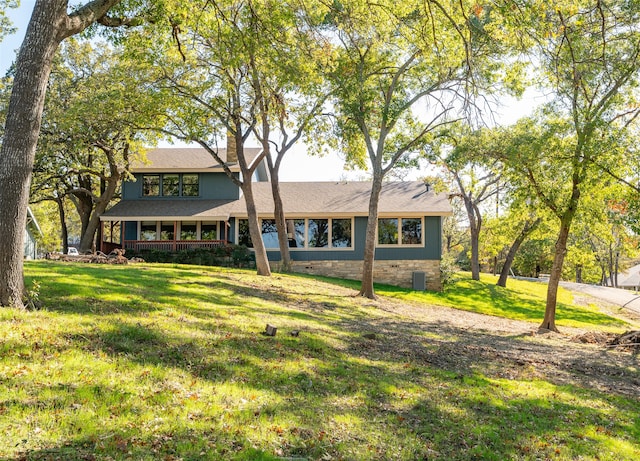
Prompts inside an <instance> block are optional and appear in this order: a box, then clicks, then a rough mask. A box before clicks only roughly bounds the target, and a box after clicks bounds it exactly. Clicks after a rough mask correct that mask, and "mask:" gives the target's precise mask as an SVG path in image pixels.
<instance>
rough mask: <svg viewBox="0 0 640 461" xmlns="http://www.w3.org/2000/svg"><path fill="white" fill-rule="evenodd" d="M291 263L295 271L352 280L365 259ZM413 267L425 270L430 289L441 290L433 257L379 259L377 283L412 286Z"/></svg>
mask: <svg viewBox="0 0 640 461" xmlns="http://www.w3.org/2000/svg"><path fill="white" fill-rule="evenodd" d="M291 263H292V271H293V272H300V273H303V274H314V275H324V276H328V277H338V278H343V279H352V280H360V279H361V278H362V261H337V260H333V261H291ZM414 271H422V272H424V273H425V276H426V287H427V290H433V291H442V283H441V281H440V261H439V260H434V259H429V260H376V262H375V264H374V270H373V279H374V281H375V282H376V283H385V284H388V285H395V286H399V287H403V288H412V286H413V272H414Z"/></svg>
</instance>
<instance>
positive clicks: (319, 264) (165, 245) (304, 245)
mask: <svg viewBox="0 0 640 461" xmlns="http://www.w3.org/2000/svg"><path fill="white" fill-rule="evenodd" d="M246 152H247V153H248V157H249V159H250V160H251V161H259V159H260V156H259V154H260V150H259V149H249V150H247V151H246ZM220 156H221V157H222V158H223V159H226V161H227V165H228V166H229V167H230V169H231V171H233V172H236V174H239V168H238V166H237V162H236V161H235V159H234V158H226V151H225V150H224V149H221V151H220ZM132 173H133V175H134V177H135V181H130V180H129V181H125V182H124V183H123V187H122V200H121V201H120V203H118V204H117V205H115V206H114V207H112V208H111V209H110V210H108V211H107V212H105V213H104V214H103V215H102V217H101V220H102V222H103V229H102V235H103V244H102V250H103V251H105V252H108V251H110V250H111V249H113V248H114V247H116V246H117V247H124V248H129V249H135V250H142V249H152V248H155V249H163V250H169V251H179V250H183V249H188V248H193V247H215V246H218V245H221V244H226V243H233V244H241V245H247V246H249V247H251V239H250V237H249V231H248V222H247V211H246V205H245V202H244V198H243V196H242V194H241V191H240V189H239V187H237V186H236V185H235V184H234V183H233V181H231V179H230V178H229V177H228V176H227V175H226V174H225V173H224V171H223V170H222V167H221V166H220V165H218V164H217V163H216V161H215V160H214V159H213V158H212V157H211V156H210V155H209V154H208V153H207V152H206V151H205V150H204V149H200V148H161V149H154V150H151V151H149V152H148V153H147V161H146V162H145V163H138V164H136V165H134V167H133V168H132ZM254 181H255V182H254V183H253V185H252V186H253V190H254V196H255V202H256V208H257V210H258V216H259V218H260V222H261V226H262V237H263V241H264V243H265V246H266V248H267V253H268V256H269V261H270V262H271V264H272V265H277V264H278V262H279V261H280V251H279V249H278V239H277V233H276V229H275V221H274V219H273V216H274V211H273V210H274V205H273V198H272V194H271V184H270V183H269V182H268V175H267V172H266V169H265V168H264V167H263V165H259V166H258V168H257V169H256V174H255V177H254ZM280 189H281V194H282V199H283V203H284V208H285V216H286V218H287V230H288V237H289V242H290V243H289V245H290V253H291V259H292V263H293V270H294V271H296V272H303V273H311V274H318V275H328V276H335V277H342V278H351V279H359V278H360V277H361V274H362V261H363V255H364V241H365V230H366V226H367V216H368V209H369V194H370V190H371V183H369V182H359V181H354V182H342V181H340V182H283V183H281V184H280ZM449 214H451V206H450V204H449V201H448V198H447V196H446V194H436V193H434V192H433V191H430V190H428V188H427V187H426V186H425V184H424V183H422V182H419V181H412V182H409V181H406V182H387V183H385V184H384V187H383V189H382V194H381V197H380V204H379V222H378V227H379V230H378V243H377V249H376V263H375V273H374V279H375V281H376V282H380V283H388V284H392V285H398V286H404V287H411V286H414V287H417V288H419V287H420V285H426V288H428V289H433V290H439V289H440V288H441V283H440V258H441V252H442V244H441V230H442V219H443V217H444V216H446V215H449ZM416 274H417V275H418V279H417V280H418V281H417V282H416ZM423 274H424V275H423ZM421 277H424V278H423V280H420V278H421Z"/></svg>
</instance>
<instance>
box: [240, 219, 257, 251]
mask: <svg viewBox="0 0 640 461" xmlns="http://www.w3.org/2000/svg"><path fill="white" fill-rule="evenodd" d="M238 245H244V246H246V247H248V248H253V242H252V241H251V234H250V233H249V220H248V219H238Z"/></svg>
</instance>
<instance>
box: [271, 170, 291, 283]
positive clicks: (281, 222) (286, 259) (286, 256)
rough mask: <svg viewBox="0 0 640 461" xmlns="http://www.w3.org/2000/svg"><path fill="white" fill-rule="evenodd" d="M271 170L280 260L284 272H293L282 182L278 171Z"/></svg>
mask: <svg viewBox="0 0 640 461" xmlns="http://www.w3.org/2000/svg"><path fill="white" fill-rule="evenodd" d="M270 170H271V173H270V174H271V193H272V195H273V203H274V217H275V220H276V229H277V230H278V245H279V247H280V259H281V264H282V267H281V270H282V272H289V271H290V270H291V253H290V252H289V236H288V235H287V221H286V217H285V214H284V205H283V204H282V196H281V195H280V181H279V179H278V171H277V170H275V169H273V168H270Z"/></svg>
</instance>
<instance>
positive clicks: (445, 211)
mask: <svg viewBox="0 0 640 461" xmlns="http://www.w3.org/2000/svg"><path fill="white" fill-rule="evenodd" d="M253 193H254V198H255V202H256V208H257V210H258V214H259V215H260V216H261V217H266V216H272V215H273V208H274V205H273V197H272V194H271V184H269V183H254V184H253ZM280 193H281V195H282V202H283V204H284V210H285V213H286V215H287V216H291V217H296V216H301V217H302V216H305V217H313V216H327V215H331V216H340V215H343V216H367V215H368V214H369V198H370V196H371V182H369V181H350V182H343V181H340V182H283V183H280ZM240 200H241V201H242V202H243V206H242V207H241V208H240V209H237V208H236V209H235V210H234V216H246V214H247V213H246V206H245V204H244V198H242V197H241V199H240ZM378 213H379V214H380V215H381V216H385V215H387V216H391V215H393V216H399V215H402V216H429V215H431V216H443V215H450V214H451V204H450V203H449V200H448V198H447V195H446V194H436V193H434V192H431V191H427V189H426V187H425V185H424V183H423V182H420V181H411V182H409V181H402V182H385V183H383V185H382V192H381V194H380V202H379V204H378Z"/></svg>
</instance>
